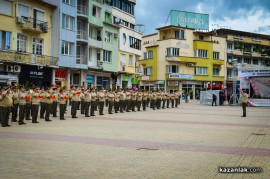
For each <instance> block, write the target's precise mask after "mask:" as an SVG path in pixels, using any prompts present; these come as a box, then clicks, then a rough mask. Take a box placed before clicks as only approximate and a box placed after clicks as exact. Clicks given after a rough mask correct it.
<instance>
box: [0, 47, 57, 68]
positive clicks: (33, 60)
mask: <svg viewBox="0 0 270 179" xmlns="http://www.w3.org/2000/svg"><path fill="white" fill-rule="evenodd" d="M0 61H7V62H15V63H29V64H37V65H41V66H58V61H59V59H58V57H52V56H47V55H37V54H32V53H27V52H23V53H22V52H17V51H11V50H9V51H6V50H0Z"/></svg>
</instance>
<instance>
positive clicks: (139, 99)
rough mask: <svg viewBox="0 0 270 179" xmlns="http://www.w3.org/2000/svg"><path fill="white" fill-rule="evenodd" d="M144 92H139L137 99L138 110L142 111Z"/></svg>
mask: <svg viewBox="0 0 270 179" xmlns="http://www.w3.org/2000/svg"><path fill="white" fill-rule="evenodd" d="M142 96H143V94H142V92H138V93H137V101H136V106H137V110H138V111H141V105H142Z"/></svg>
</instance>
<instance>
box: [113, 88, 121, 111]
mask: <svg viewBox="0 0 270 179" xmlns="http://www.w3.org/2000/svg"><path fill="white" fill-rule="evenodd" d="M119 102H120V93H119V92H116V93H115V94H114V112H115V113H118V111H119Z"/></svg>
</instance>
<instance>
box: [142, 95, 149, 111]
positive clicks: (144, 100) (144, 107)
mask: <svg viewBox="0 0 270 179" xmlns="http://www.w3.org/2000/svg"><path fill="white" fill-rule="evenodd" d="M148 96H149V95H148V92H146V91H145V92H143V97H142V105H143V110H144V111H146V106H147V98H148Z"/></svg>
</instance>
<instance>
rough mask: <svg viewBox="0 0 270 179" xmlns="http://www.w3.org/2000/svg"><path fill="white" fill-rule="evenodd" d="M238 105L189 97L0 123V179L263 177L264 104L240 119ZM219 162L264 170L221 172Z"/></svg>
mask: <svg viewBox="0 0 270 179" xmlns="http://www.w3.org/2000/svg"><path fill="white" fill-rule="evenodd" d="M106 110H107V109H106ZM241 110H242V109H241V107H240V106H236V107H231V106H217V107H215V106H214V107H212V106H202V105H199V104H198V102H190V103H188V104H186V103H182V104H181V106H180V107H178V108H169V109H160V110H155V111H154V110H152V109H147V111H140V112H130V113H124V114H121V113H118V114H112V115H110V114H108V112H107V111H105V115H104V116H98V115H97V116H95V117H90V118H86V117H84V116H81V115H80V114H79V115H78V116H79V118H78V119H72V118H71V116H70V111H68V113H67V114H66V119H67V120H66V121H60V120H59V119H58V118H51V119H52V120H53V121H52V122H49V123H47V122H45V121H44V120H42V119H39V122H40V123H39V124H32V123H30V122H28V121H27V122H28V124H27V125H23V126H19V125H18V124H17V123H16V124H14V123H13V124H12V127H10V128H0V169H1V172H0V178H4V179H9V178H25V179H30V178H57V179H59V178H60V179H61V178H94V179H99V178H100V179H103V178H104V179H106V178H115V179H119V178H125V179H129V178H140V179H141V178H160V179H164V178H169V179H171V178H172V179H174V178H269V176H270V131H269V129H270V109H269V108H263V107H256V108H255V107H253V108H251V107H250V108H248V109H247V115H248V117H247V118H241V117H240V116H241V115H242V111H241ZM78 112H79V111H78ZM96 114H97V112H96ZM219 166H224V167H238V166H242V167H262V169H263V172H262V173H253V174H239V173H234V174H221V173H218V167H219Z"/></svg>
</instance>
